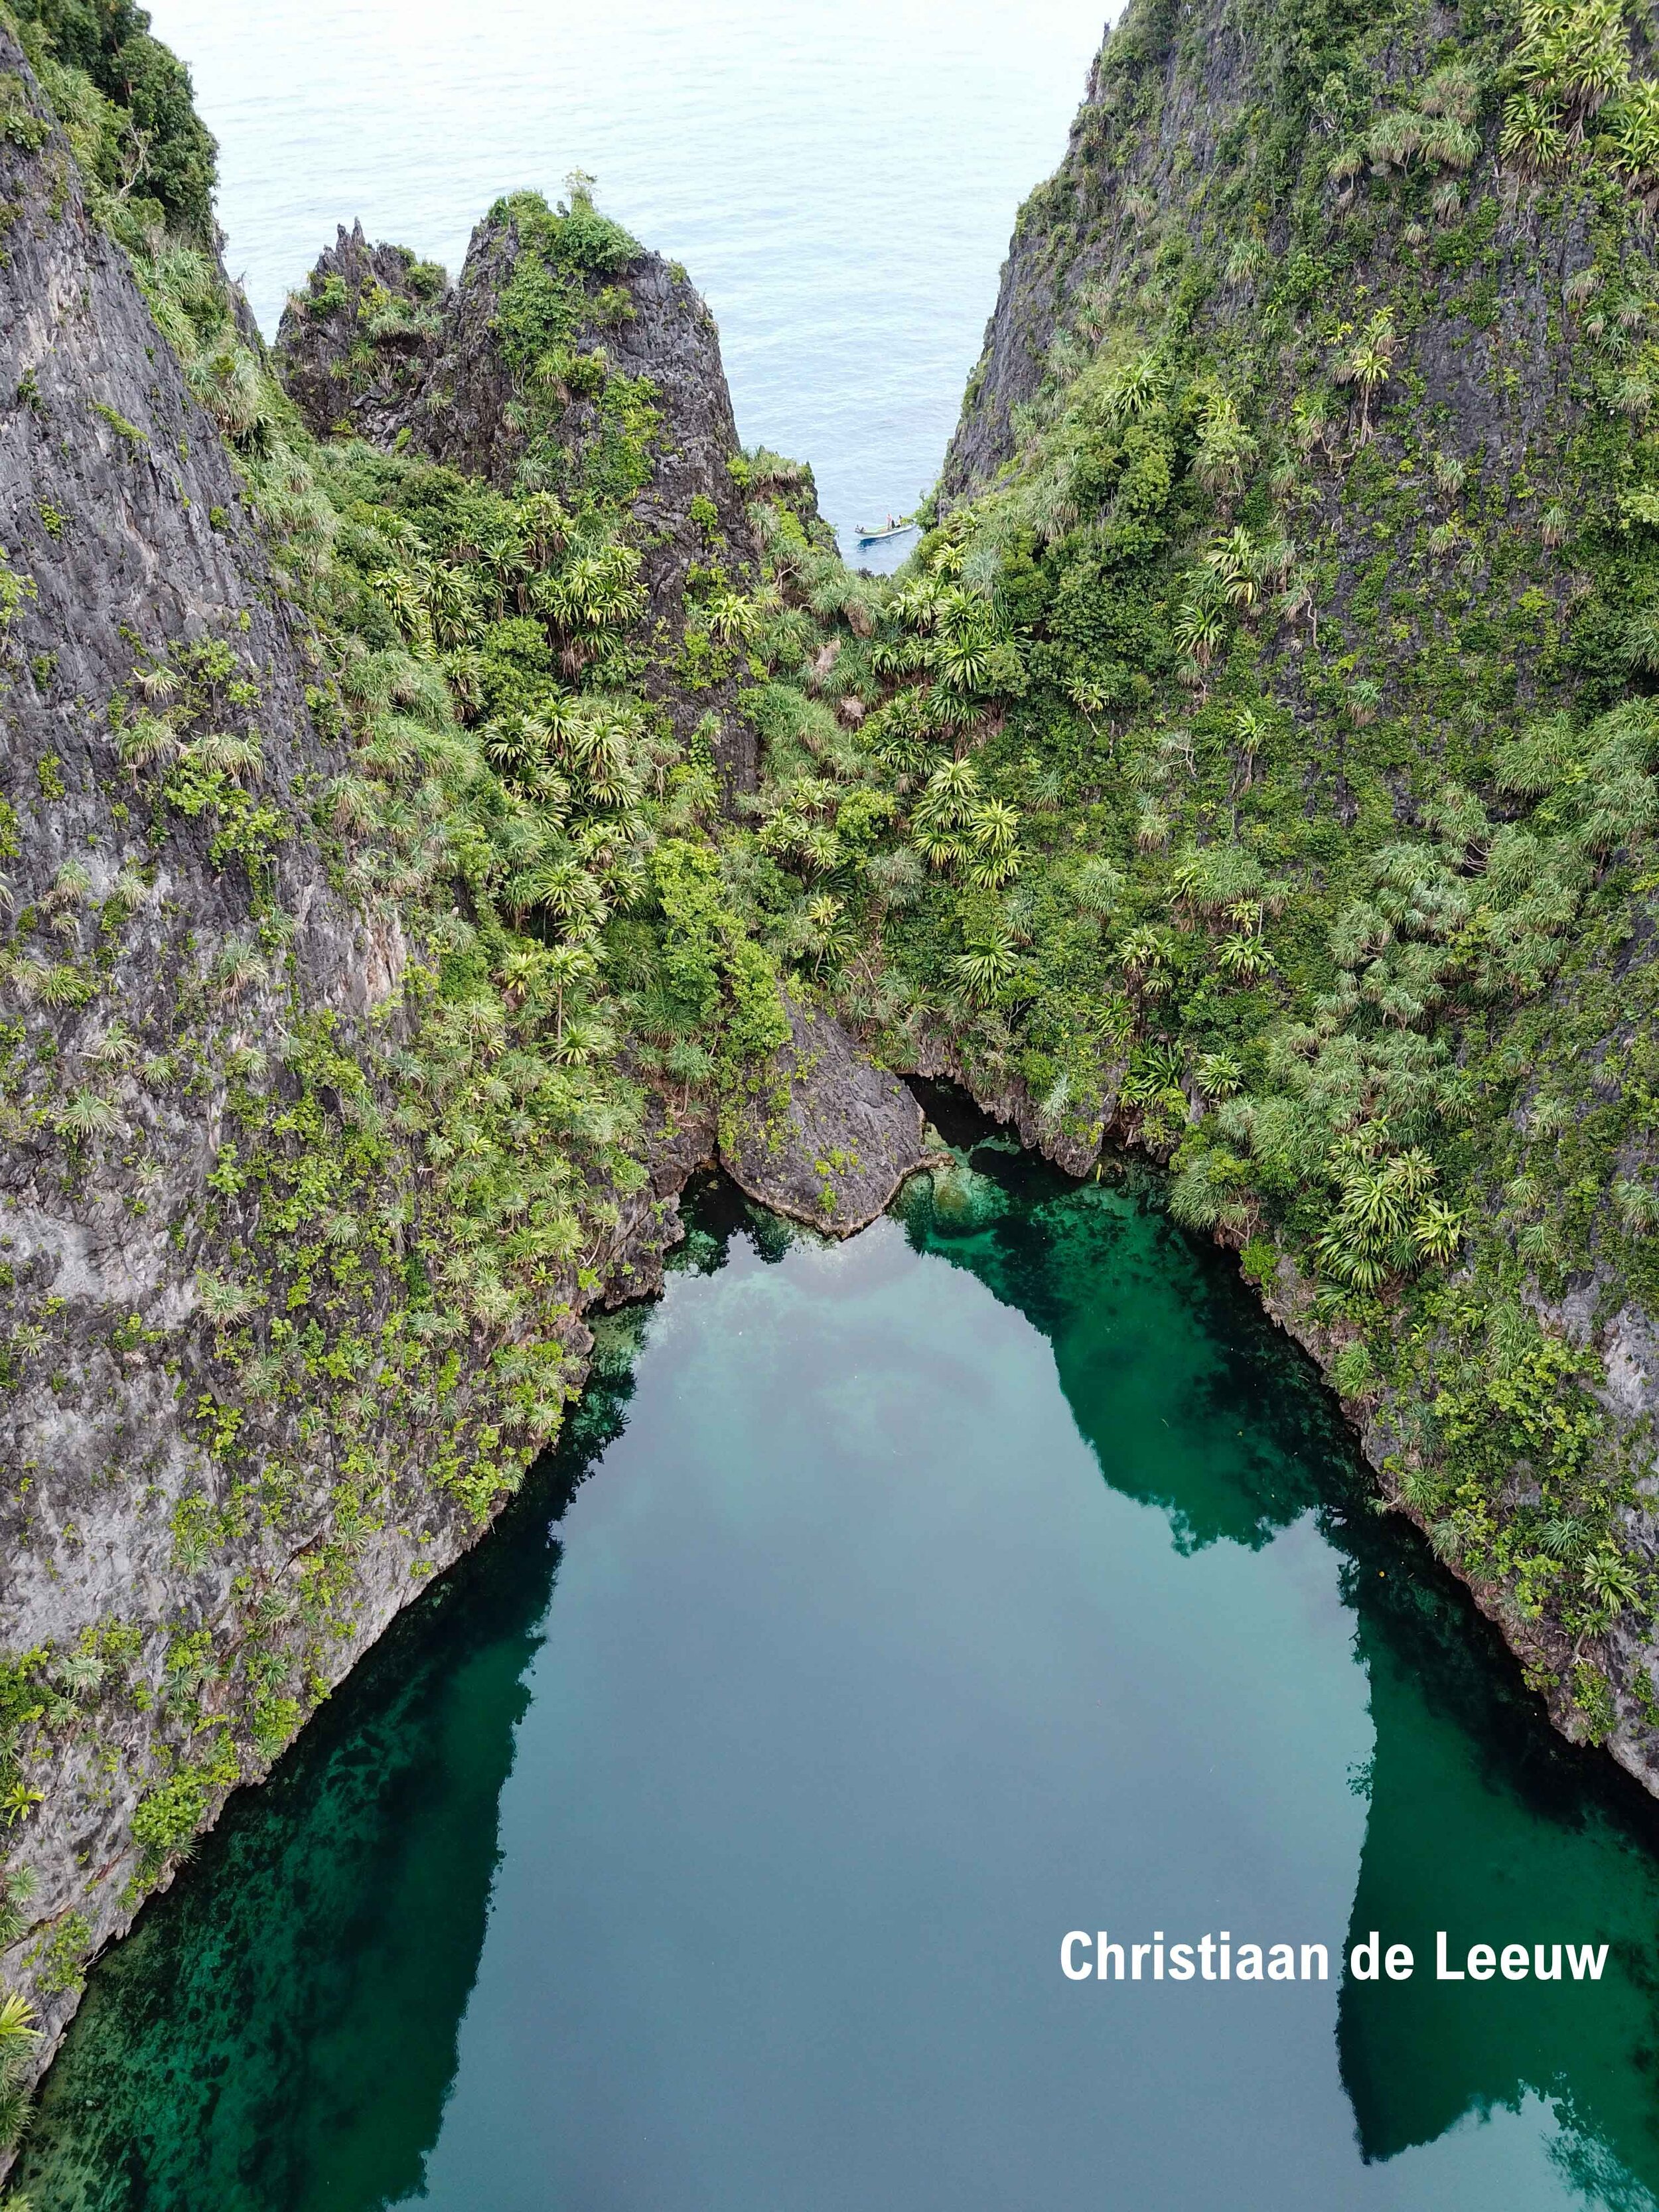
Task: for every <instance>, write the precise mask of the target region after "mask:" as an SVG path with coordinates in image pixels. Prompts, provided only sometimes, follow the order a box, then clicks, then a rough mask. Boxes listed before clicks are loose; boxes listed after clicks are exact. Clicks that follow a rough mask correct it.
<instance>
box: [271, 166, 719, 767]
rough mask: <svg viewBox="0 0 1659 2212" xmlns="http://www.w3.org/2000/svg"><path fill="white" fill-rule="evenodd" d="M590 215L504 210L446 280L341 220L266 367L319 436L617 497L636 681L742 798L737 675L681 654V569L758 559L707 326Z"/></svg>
mask: <svg viewBox="0 0 1659 2212" xmlns="http://www.w3.org/2000/svg"><path fill="white" fill-rule="evenodd" d="M583 222H586V224H587V228H588V233H589V234H588V235H586V236H584V235H583V234H581V233H580V228H579V226H580V225H581V224H582V223H583ZM602 222H603V219H602V218H598V217H593V216H592V214H591V204H590V206H589V210H588V215H587V216H586V217H585V216H584V215H583V203H582V202H581V201H580V198H579V199H578V203H577V207H576V209H575V210H574V216H571V215H565V216H562V217H561V216H556V215H551V216H550V214H549V212H548V210H547V209H546V207H545V205H544V203H541V202H540V201H538V200H537V199H535V197H534V196H532V195H526V194H520V195H519V196H517V197H515V198H513V199H508V200H504V201H502V202H501V203H500V204H498V205H497V206H496V207H495V209H494V210H492V212H491V213H490V215H489V216H488V217H487V218H486V219H485V220H484V221H483V222H481V223H480V224H479V225H478V226H477V229H476V230H475V231H474V232H473V234H472V240H471V245H470V246H469V247H468V249H467V256H466V262H465V266H464V267H463V269H462V270H461V275H460V278H459V283H456V284H455V285H454V286H453V288H452V287H447V286H445V287H444V288H443V289H438V286H437V284H436V283H435V279H437V278H439V277H441V271H436V270H433V269H432V267H431V265H430V264H422V263H419V262H417V261H416V259H415V258H414V256H413V255H412V254H410V252H408V251H407V249H405V248H402V247H398V246H384V245H382V246H374V248H372V249H371V248H370V247H369V246H368V244H367V243H366V241H365V240H364V238H363V235H362V228H361V226H356V227H355V228H354V229H353V230H352V231H351V232H350V233H348V232H347V231H346V230H344V229H343V228H342V229H341V230H340V232H339V235H338V239H337V242H336V244H335V245H334V246H332V247H331V248H329V249H328V250H327V251H326V252H324V253H323V254H322V255H321V256H320V257H319V260H318V262H317V264H316V266H315V268H314V269H313V271H312V275H311V280H310V283H309V285H308V286H307V289H306V290H305V291H303V292H299V293H295V295H293V297H292V298H291V300H290V301H289V306H288V307H287V309H286V310H285V312H284V313H283V322H282V327H281V330H280V331H279V333H278V337H277V348H276V357H277V362H278V365H279V368H280V370H281V373H282V375H283V380H284V381H285V383H286V384H287V386H288V388H289V391H290V392H292V394H293V395H294V398H295V400H296V401H297V402H298V403H299V404H300V406H301V410H302V411H303V412H304V413H305V415H306V417H307V421H308V422H309V423H310V425H311V427H312V428H313V431H314V432H315V433H316V435H318V436H319V437H326V436H328V435H330V433H331V431H332V430H334V429H336V428H345V429H348V430H349V432H350V434H351V435H356V436H358V437H362V438H367V439H368V440H370V441H373V442H374V444H376V445H379V446H383V447H387V448H389V449H396V450H399V451H402V450H405V449H406V450H408V451H410V452H413V453H421V454H423V455H425V456H426V457H427V458H428V459H431V460H434V461H437V462H441V463H442V464H444V465H447V466H448V467H452V468H454V469H458V470H459V471H462V472H463V473H465V474H466V475H468V476H474V477H481V478H483V480H484V481H486V482H488V483H492V484H495V485H496V486H497V487H498V488H500V489H502V490H507V489H511V488H512V487H513V484H514V483H526V484H534V485H536V486H538V487H540V488H544V489H551V490H553V491H554V492H556V493H558V494H560V495H562V496H563V497H564V498H565V499H566V500H567V501H573V500H574V501H580V498H581V497H582V496H584V495H589V494H592V493H593V492H596V491H597V492H599V493H600V494H603V493H605V492H606V491H613V492H616V493H617V494H619V495H620V496H621V497H622V498H623V501H625V502H626V504H627V507H628V509H629V513H630V515H631V517H632V519H633V520H634V522H635V525H636V526H637V532H638V543H639V544H640V545H641V549H642V550H643V553H644V567H643V569H642V572H641V575H642V580H643V583H644V586H645V605H644V607H643V609H642V611H641V615H640V617H639V628H640V634H641V640H642V641H643V643H644V644H645V646H646V647H647V654H648V665H647V669H646V671H645V672H644V681H645V683H646V685H647V690H648V691H649V692H650V694H651V696H653V697H658V698H660V699H662V700H663V701H664V702H665V703H666V704H667V705H668V706H669V708H670V709H671V712H672V714H673V716H674V720H675V722H676V726H678V728H679V729H680V731H681V732H682V734H684V735H689V734H690V732H691V731H692V730H693V729H694V728H695V727H696V725H697V723H698V722H699V721H700V720H702V717H703V716H704V715H708V714H712V715H713V716H714V718H715V732H716V734H715V739H714V748H715V751H716V755H717V757H718V758H719V760H720V766H721V768H722V769H723V771H724V772H725V774H726V777H727V778H728V780H729V781H730V783H731V785H732V787H733V788H735V789H736V790H738V791H750V790H752V789H753V788H754V785H755V779H756V749H755V735H754V732H753V730H752V729H751V728H750V726H748V724H746V723H745V722H744V721H743V720H741V719H740V718H739V717H738V715H737V714H736V711H735V708H736V701H737V690H738V682H737V678H736V675H735V673H734V672H732V671H730V670H727V669H725V668H722V667H720V666H719V665H717V664H716V661H715V660H714V659H713V658H712V657H709V656H707V655H704V656H703V657H702V658H701V659H700V658H699V657H698V656H697V655H696V653H695V652H693V653H688V652H687V642H688V640H687V612H688V609H687V599H686V586H687V580H688V577H689V576H690V574H691V572H692V571H693V570H694V569H696V568H708V567H709V566H710V565H711V564H713V563H715V562H718V563H720V565H721V566H722V568H723V569H724V570H725V572H726V574H727V575H728V577H729V580H730V581H731V582H732V583H733V584H737V585H739V586H740V585H742V584H743V583H744V582H745V581H749V580H752V579H753V577H754V574H755V570H756V565H757V560H756V547H755V542H754V536H753V532H752V530H751V528H750V522H749V517H748V512H747V508H746V506H745V503H744V494H743V491H742V489H740V485H739V481H738V477H739V476H740V475H741V466H740V465H739V468H738V472H737V473H736V474H734V471H733V467H732V464H733V462H734V461H738V460H739V455H738V435H737V428H736V425H735V423H734V422H733V420H732V401H731V396H730V393H729V392H728V391H727V389H726V374H725V370H724V368H723V367H722V365H721V362H720V337H719V333H718V331H716V329H715V326H714V317H713V316H712V315H711V314H710V313H709V312H708V307H707V306H706V305H705V304H704V302H703V301H702V298H701V297H700V296H699V295H698V294H697V292H696V290H695V289H694V288H693V286H692V284H691V282H690V278H689V277H688V276H687V275H686V273H685V271H684V269H682V268H680V267H679V266H678V264H670V263H668V262H665V261H664V260H663V259H662V258H661V256H660V255H659V254H655V253H650V252H646V251H645V250H644V249H643V248H641V246H638V244H637V243H636V241H635V240H633V239H631V238H629V236H628V235H627V234H626V233H625V232H622V231H620V230H618V229H617V227H616V226H614V225H609V226H605V227H604V228H603V229H601V228H599V226H600V225H601V224H602ZM692 634H693V635H694V636H696V629H695V626H694V629H693V633H692ZM704 642H706V636H705V639H704Z"/></svg>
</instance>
